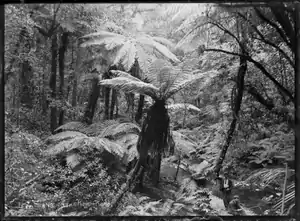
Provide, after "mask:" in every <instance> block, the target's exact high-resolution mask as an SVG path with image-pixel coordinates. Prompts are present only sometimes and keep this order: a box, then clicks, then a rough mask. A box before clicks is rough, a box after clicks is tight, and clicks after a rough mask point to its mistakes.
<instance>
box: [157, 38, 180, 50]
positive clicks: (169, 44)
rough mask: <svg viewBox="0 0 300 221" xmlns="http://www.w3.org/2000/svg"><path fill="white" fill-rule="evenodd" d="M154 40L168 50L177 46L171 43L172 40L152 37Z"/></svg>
mask: <svg viewBox="0 0 300 221" xmlns="http://www.w3.org/2000/svg"><path fill="white" fill-rule="evenodd" d="M152 39H153V40H154V41H156V42H158V43H160V44H162V45H164V46H166V47H167V48H169V49H171V48H174V47H175V44H174V43H173V42H171V41H170V40H168V39H166V38H163V37H152Z"/></svg>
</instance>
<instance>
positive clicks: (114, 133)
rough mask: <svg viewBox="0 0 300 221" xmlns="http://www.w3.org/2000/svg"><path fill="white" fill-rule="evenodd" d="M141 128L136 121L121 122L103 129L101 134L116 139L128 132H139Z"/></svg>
mask: <svg viewBox="0 0 300 221" xmlns="http://www.w3.org/2000/svg"><path fill="white" fill-rule="evenodd" d="M140 130H141V129H140V127H139V126H137V125H136V124H134V123H121V124H117V125H112V126H111V127H107V128H106V129H104V130H103V131H102V133H101V134H100V136H101V137H107V138H113V139H116V138H117V137H119V136H123V135H126V134H139V133H140Z"/></svg>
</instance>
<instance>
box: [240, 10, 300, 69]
mask: <svg viewBox="0 0 300 221" xmlns="http://www.w3.org/2000/svg"><path fill="white" fill-rule="evenodd" d="M238 15H239V16H240V17H242V18H243V19H244V20H245V21H247V22H248V23H249V24H250V25H251V27H252V28H253V29H254V30H255V32H256V33H257V34H258V35H259V37H260V38H255V39H257V40H260V41H262V42H264V43H265V44H268V45H270V46H272V47H273V48H275V49H276V50H277V51H278V52H280V53H281V54H282V55H283V56H284V57H285V59H286V60H287V61H288V62H289V63H290V65H291V66H292V67H293V68H295V64H294V62H293V61H292V60H291V58H290V57H289V56H288V55H287V54H286V53H285V52H284V51H283V50H282V49H281V48H280V47H279V46H277V45H276V44H274V43H273V42H271V41H269V40H267V39H266V38H265V37H264V36H263V34H262V33H261V32H260V31H259V30H258V29H257V27H256V26H255V25H254V24H253V23H252V22H251V21H249V20H248V19H247V18H246V17H245V16H244V15H243V14H242V13H240V12H238Z"/></svg>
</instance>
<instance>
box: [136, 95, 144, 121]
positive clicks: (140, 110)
mask: <svg viewBox="0 0 300 221" xmlns="http://www.w3.org/2000/svg"><path fill="white" fill-rule="evenodd" d="M144 103H145V96H144V95H140V99H139V104H138V109H137V112H136V115H135V121H136V122H137V123H139V124H140V123H141V122H140V121H141V119H142V116H143V107H144Z"/></svg>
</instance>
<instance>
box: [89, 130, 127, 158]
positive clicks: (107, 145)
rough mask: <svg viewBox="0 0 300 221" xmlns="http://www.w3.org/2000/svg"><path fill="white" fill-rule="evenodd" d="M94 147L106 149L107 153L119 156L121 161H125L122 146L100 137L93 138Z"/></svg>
mask: <svg viewBox="0 0 300 221" xmlns="http://www.w3.org/2000/svg"><path fill="white" fill-rule="evenodd" d="M93 146H94V147H96V148H97V149H101V148H104V149H105V150H106V151H107V152H109V153H111V154H112V155H114V156H117V157H118V158H119V159H120V160H121V159H123V157H124V154H125V150H124V148H123V147H122V146H121V145H119V144H118V143H116V142H112V141H110V140H108V139H106V138H103V137H100V136H98V137H93Z"/></svg>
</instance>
